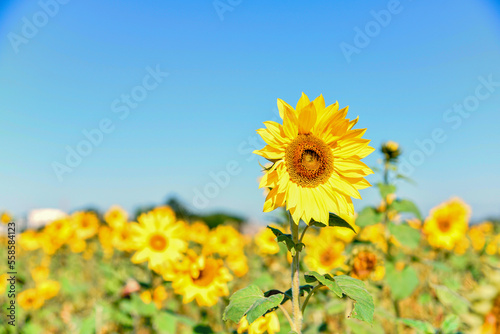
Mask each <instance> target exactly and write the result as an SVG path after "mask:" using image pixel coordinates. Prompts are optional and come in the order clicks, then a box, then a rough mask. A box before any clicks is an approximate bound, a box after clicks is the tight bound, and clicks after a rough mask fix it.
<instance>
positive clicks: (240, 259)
mask: <svg viewBox="0 0 500 334" xmlns="http://www.w3.org/2000/svg"><path fill="white" fill-rule="evenodd" d="M226 265H227V266H228V267H229V269H231V271H232V272H233V274H234V275H235V276H237V277H243V276H245V275H246V274H247V273H248V270H249V268H248V261H247V257H246V256H245V254H244V253H243V252H238V253H234V254H231V255H229V256H228V257H226Z"/></svg>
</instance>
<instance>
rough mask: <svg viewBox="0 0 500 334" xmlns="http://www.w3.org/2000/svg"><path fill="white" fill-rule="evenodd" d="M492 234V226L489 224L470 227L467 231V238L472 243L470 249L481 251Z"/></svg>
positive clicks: (484, 223)
mask: <svg viewBox="0 0 500 334" xmlns="http://www.w3.org/2000/svg"><path fill="white" fill-rule="evenodd" d="M492 232H493V224H492V223H491V222H483V223H481V224H478V225H474V226H472V227H471V228H470V229H469V238H470V240H471V243H472V248H474V250H475V251H477V252H480V251H482V250H483V249H484V246H485V245H486V241H487V240H488V239H490V237H491V233H492Z"/></svg>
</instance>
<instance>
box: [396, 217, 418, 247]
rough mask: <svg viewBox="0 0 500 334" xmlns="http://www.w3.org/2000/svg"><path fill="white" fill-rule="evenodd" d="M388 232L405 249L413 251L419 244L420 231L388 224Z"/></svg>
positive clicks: (406, 225) (406, 226) (407, 226)
mask: <svg viewBox="0 0 500 334" xmlns="http://www.w3.org/2000/svg"><path fill="white" fill-rule="evenodd" d="M389 231H390V232H391V234H392V235H393V236H394V237H395V238H396V240H397V241H399V242H400V243H401V244H402V245H403V246H405V247H409V248H411V249H415V248H417V247H418V245H419V244H420V238H421V236H420V231H418V230H416V229H414V228H412V227H411V226H410V225H408V224H394V223H389Z"/></svg>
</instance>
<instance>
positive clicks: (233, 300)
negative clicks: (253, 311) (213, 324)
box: [222, 285, 264, 323]
mask: <svg viewBox="0 0 500 334" xmlns="http://www.w3.org/2000/svg"><path fill="white" fill-rule="evenodd" d="M260 298H264V293H262V291H261V290H260V289H259V288H258V287H257V286H255V285H250V286H247V287H246V288H243V289H241V290H238V291H236V292H235V293H234V294H233V295H232V296H231V297H230V298H229V305H228V306H227V307H226V309H225V310H224V315H223V316H222V319H223V320H224V321H227V320H228V319H229V320H232V321H234V322H236V323H238V322H239V321H240V320H241V318H243V317H244V316H245V314H246V313H247V312H248V310H249V309H250V307H252V305H253V303H255V301H257V300H259V299H260Z"/></svg>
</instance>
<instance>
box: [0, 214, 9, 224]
mask: <svg viewBox="0 0 500 334" xmlns="http://www.w3.org/2000/svg"><path fill="white" fill-rule="evenodd" d="M0 222H2V224H5V225H7V224H8V223H10V222H12V216H11V215H10V214H9V213H8V212H7V211H4V212H2V213H1V214H0Z"/></svg>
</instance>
